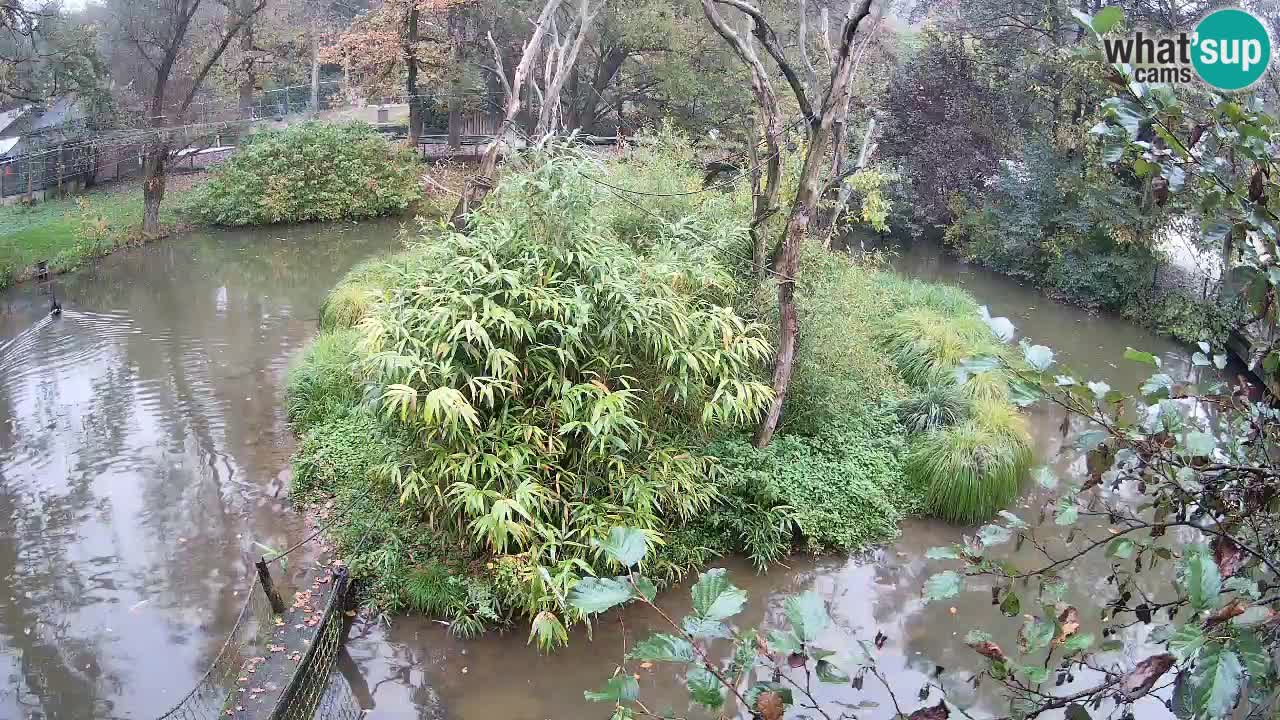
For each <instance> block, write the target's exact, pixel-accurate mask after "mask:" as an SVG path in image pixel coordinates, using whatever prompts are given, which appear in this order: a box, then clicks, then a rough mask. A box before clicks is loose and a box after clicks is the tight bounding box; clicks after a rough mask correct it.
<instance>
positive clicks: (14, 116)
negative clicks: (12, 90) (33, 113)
mask: <svg viewBox="0 0 1280 720" xmlns="http://www.w3.org/2000/svg"><path fill="white" fill-rule="evenodd" d="M30 109H31V106H30V105H19V106H17V107H14V108H10V109H8V110H5V111H4V112H0V132H4V129H5V128H7V127H9V126H10V125H12V124H14V123H15V122H17V120H18V118H20V117H22V115H23V114H24V113H26V112H27V111H28V110H30Z"/></svg>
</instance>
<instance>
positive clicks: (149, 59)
mask: <svg viewBox="0 0 1280 720" xmlns="http://www.w3.org/2000/svg"><path fill="white" fill-rule="evenodd" d="M265 6H266V0H256V1H255V2H254V4H252V5H241V4H239V3H233V2H228V3H227V4H225V5H222V7H223V8H224V10H225V13H216V11H214V10H213V6H212V5H211V4H208V3H206V2H205V1H204V0H112V9H113V15H114V17H115V24H116V25H115V32H116V35H117V39H118V40H119V41H121V42H123V43H127V45H128V46H129V47H130V48H131V50H132V51H133V52H134V53H136V54H135V55H134V56H133V58H132V59H133V60H134V62H135V63H136V64H137V66H138V69H139V70H140V71H141V72H142V74H141V77H142V78H143V82H142V83H141V85H142V87H143V88H144V89H143V90H142V93H143V98H144V102H145V105H144V107H145V112H146V118H145V120H144V124H145V125H146V126H147V127H149V128H151V129H152V130H154V131H155V132H154V133H153V134H152V135H151V137H150V138H149V139H148V141H147V145H146V148H145V149H144V151H143V159H142V167H143V186H142V200H143V215H142V232H143V234H144V235H148V236H155V235H158V234H159V233H160V232H161V228H160V204H161V202H163V201H164V192H165V181H166V171H167V169H168V163H169V161H170V159H171V158H172V153H173V152H174V151H176V150H180V149H181V147H178V146H177V145H178V144H179V143H178V142H177V141H178V140H179V139H180V138H181V137H182V136H183V131H182V129H181V127H182V125H183V124H184V123H185V122H186V120H187V112H188V110H189V109H190V108H191V103H192V102H193V101H194V100H195V98H196V95H197V93H199V92H200V89H201V87H202V86H203V85H204V82H205V80H206V79H207V78H208V76H209V73H210V72H211V71H212V70H213V67H214V66H215V65H216V64H217V63H218V61H219V60H220V59H221V58H222V55H223V53H224V52H226V50H227V48H228V46H230V45H231V41H232V40H233V39H235V37H236V35H237V34H238V33H239V32H240V31H241V30H242V29H243V28H244V27H245V26H246V24H247V23H248V22H249V21H250V20H251V19H252V18H253V16H254V15H256V14H257V13H258V12H260V11H261V10H262V9H263V8H264V7H265ZM202 34H207V36H208V37H212V38H215V40H213V41H212V42H209V43H207V44H205V48H204V49H200V50H197V48H200V47H201V45H202V43H201V42H200V36H201V35H202ZM174 97H177V98H178V100H176V101H174V100H173V99H172V98H174Z"/></svg>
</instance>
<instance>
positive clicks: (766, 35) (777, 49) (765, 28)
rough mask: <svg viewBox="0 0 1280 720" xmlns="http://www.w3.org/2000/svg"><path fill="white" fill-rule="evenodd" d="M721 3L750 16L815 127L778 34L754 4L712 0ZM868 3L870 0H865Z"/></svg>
mask: <svg viewBox="0 0 1280 720" xmlns="http://www.w3.org/2000/svg"><path fill="white" fill-rule="evenodd" d="M713 1H714V2H717V3H720V4H721V5H728V6H730V7H733V8H737V9H738V10H741V11H742V12H744V13H746V14H747V15H750V16H751V19H752V20H753V21H754V24H753V29H752V34H753V35H755V36H756V39H757V40H759V41H760V44H761V45H763V46H764V50H765V52H767V53H769V57H772V58H773V61H774V62H775V63H777V64H778V69H779V70H781V71H782V76H783V77H785V78H786V79H787V84H788V85H790V86H791V92H792V93H794V94H795V96H796V103H797V104H798V105H799V106H800V114H801V115H803V116H804V117H805V119H807V120H808V121H809V124H810V129H815V128H817V123H818V117H817V116H815V115H814V113H813V103H811V102H810V101H809V96H808V95H807V94H806V93H805V90H804V83H802V82H801V81H800V76H799V75H797V74H796V71H795V69H794V68H792V67H791V63H790V62H788V61H787V56H786V54H785V53H783V51H782V45H781V43H779V42H778V34H777V33H775V32H774V31H773V27H772V26H770V25H769V22H768V20H766V19H765V17H764V14H763V13H761V12H760V11H759V10H758V9H756V8H755V6H753V5H751V4H749V3H747V2H745V0H713ZM867 4H868V5H870V0H867Z"/></svg>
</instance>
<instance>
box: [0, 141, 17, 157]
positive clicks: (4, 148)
mask: <svg viewBox="0 0 1280 720" xmlns="http://www.w3.org/2000/svg"><path fill="white" fill-rule="evenodd" d="M21 139H22V138H18V137H7V138H0V156H3V155H5V153H8V152H9V151H10V150H12V149H13V146H14V145H17V144H18V141H19V140H21Z"/></svg>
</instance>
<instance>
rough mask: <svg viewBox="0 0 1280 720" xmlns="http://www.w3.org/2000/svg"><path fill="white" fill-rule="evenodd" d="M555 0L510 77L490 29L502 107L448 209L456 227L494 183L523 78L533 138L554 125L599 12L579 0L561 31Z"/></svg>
mask: <svg viewBox="0 0 1280 720" xmlns="http://www.w3.org/2000/svg"><path fill="white" fill-rule="evenodd" d="M560 1H561V0H547V3H546V5H544V6H543V8H542V13H541V14H540V15H538V19H537V20H536V21H535V22H534V25H533V33H532V34H531V35H530V36H529V40H528V41H527V42H526V43H525V44H524V48H523V51H522V52H521V54H520V62H519V63H518V64H517V65H516V68H515V72H514V73H512V75H511V79H510V80H508V79H507V74H506V70H505V69H504V68H503V66H502V50H501V49H500V48H499V47H498V44H497V42H496V41H495V40H494V39H493V33H489V36H488V37H489V46H490V48H492V50H493V60H494V67H493V71H494V72H495V73H496V74H497V76H498V78H499V79H500V80H501V81H502V89H503V92H504V93H505V95H506V110H505V112H504V113H503V116H502V122H501V124H500V125H499V126H498V130H497V134H496V135H494V138H493V140H492V141H490V142H489V145H488V146H487V147H486V148H485V151H484V155H483V156H482V157H481V158H480V165H479V167H478V168H477V169H476V174H475V176H474V177H472V178H471V179H470V180H468V181H467V183H466V185H465V186H464V187H463V189H462V196H461V197H460V198H459V200H458V205H457V206H456V207H455V208H454V209H453V216H452V218H451V223H452V225H453V228H454V229H455V230H457V231H459V232H462V231H464V230H465V229H466V227H467V217H468V216H469V215H470V214H471V213H472V212H474V211H475V210H477V209H478V208H479V207H480V205H481V204H483V203H484V199H485V197H486V196H487V195H488V194H489V191H490V190H492V189H493V188H494V186H495V185H496V181H495V178H496V175H497V170H498V158H499V156H500V155H501V154H502V149H503V148H504V147H505V146H508V145H510V144H511V143H510V142H509V136H510V135H511V134H512V133H513V132H514V131H515V128H516V120H517V118H518V117H519V115H520V110H521V107H522V102H521V98H522V97H524V87H525V83H526V82H528V83H531V84H532V85H533V88H534V90H535V91H536V92H537V94H538V98H539V101H540V104H541V107H540V108H539V112H538V124H537V127H536V130H535V134H536V136H537V137H536V138H534V142H535V143H541V142H542V141H543V140H545V139H546V138H547V137H550V136H551V135H553V134H555V132H556V131H557V130H558V129H559V122H560V117H561V113H560V109H559V108H560V95H561V93H562V92H563V90H564V85H565V82H566V81H567V80H568V78H569V76H570V74H571V71H572V69H573V66H574V64H575V63H576V62H577V60H578V52H579V50H581V49H582V43H583V39H584V38H585V36H586V34H587V29H588V28H589V27H590V25H591V21H592V20H593V19H594V18H595V16H596V14H597V13H598V12H599V6H598V5H597V6H596V8H595V9H594V10H593V9H592V7H591V2H590V0H579V5H578V10H577V13H576V14H575V15H574V18H573V21H572V24H571V25H570V28H569V31H568V32H567V33H566V34H565V35H564V36H561V35H560V32H559V29H558V25H557V22H556V18H555V14H556V11H557V10H558V9H559V8H560ZM548 32H550V40H547V37H548ZM544 42H545V44H546V49H545V61H544V64H543V78H544V85H543V86H539V85H538V82H537V79H536V78H535V77H532V73H533V71H534V70H535V66H536V65H537V62H538V59H539V57H541V56H543V53H544V47H543V45H544Z"/></svg>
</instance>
